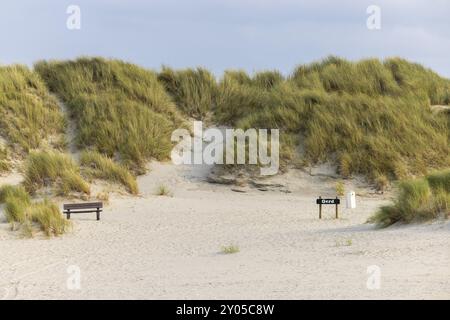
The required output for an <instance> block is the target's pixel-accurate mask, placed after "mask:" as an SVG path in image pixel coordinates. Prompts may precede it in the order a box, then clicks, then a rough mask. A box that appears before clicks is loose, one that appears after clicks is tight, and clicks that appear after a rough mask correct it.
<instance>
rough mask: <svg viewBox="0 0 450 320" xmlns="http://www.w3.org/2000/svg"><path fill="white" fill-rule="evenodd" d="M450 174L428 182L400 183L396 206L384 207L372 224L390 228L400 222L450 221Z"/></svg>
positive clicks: (440, 174) (437, 175)
mask: <svg viewBox="0 0 450 320" xmlns="http://www.w3.org/2000/svg"><path fill="white" fill-rule="evenodd" d="M447 186H450V175H449V171H448V170H446V171H442V172H435V173H432V174H430V175H428V176H426V177H425V178H421V179H414V180H406V181H402V182H401V183H399V186H398V189H399V190H398V195H397V198H396V199H395V200H394V204H393V205H389V206H383V207H381V208H380V210H379V211H378V212H377V213H376V214H375V215H374V216H373V217H372V218H371V219H370V220H369V221H370V222H374V223H376V224H378V225H379V226H380V227H386V226H389V225H391V224H394V223H397V222H404V223H409V222H420V221H425V220H430V219H435V218H438V217H439V216H444V217H448V215H449V212H450V189H447Z"/></svg>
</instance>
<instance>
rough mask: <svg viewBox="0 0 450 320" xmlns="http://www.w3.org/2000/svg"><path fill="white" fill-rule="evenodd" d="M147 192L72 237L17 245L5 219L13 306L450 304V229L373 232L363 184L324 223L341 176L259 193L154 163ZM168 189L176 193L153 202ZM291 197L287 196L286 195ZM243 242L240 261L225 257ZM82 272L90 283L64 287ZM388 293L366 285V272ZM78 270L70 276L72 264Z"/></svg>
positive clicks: (0, 264)
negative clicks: (349, 205)
mask: <svg viewBox="0 0 450 320" xmlns="http://www.w3.org/2000/svg"><path fill="white" fill-rule="evenodd" d="M151 167H152V169H153V170H152V171H151V172H150V173H149V174H148V175H146V176H143V177H141V178H140V179H139V184H140V190H141V192H142V195H141V196H140V197H128V196H123V195H115V196H114V197H112V200H111V201H110V204H109V205H108V206H107V207H106V209H105V212H104V214H103V217H102V220H101V221H100V222H97V221H95V219H94V216H93V215H92V214H86V215H78V216H76V217H74V218H73V222H74V230H73V232H71V233H69V234H67V235H65V236H63V237H60V238H53V239H49V240H47V239H42V238H39V237H37V238H34V239H18V234H17V233H13V232H10V231H9V226H8V225H7V224H6V223H5V222H4V221H2V223H0V240H1V241H0V252H1V259H0V297H3V298H7V299H36V298H37V299H45V298H48V299H73V298H82V299H85V298H86V299H103V298H104V299H134V298H137V299H167V298H171V299H197V298H198V299H240V298H245V299H259V298H261V299H279V298H280V299H303V298H306V299H313V298H314V299H315V298H318V299H322V298H327V299H339V298H356V299H394V298H400V299H411V298H418V299H422V298H425V299H430V298H438V299H449V298H450V281H449V279H450V254H449V245H450V237H449V234H450V224H449V223H448V222H433V223H428V224H423V225H410V226H403V227H399V226H396V227H391V228H388V229H384V230H375V229H374V227H373V226H372V225H370V224H365V221H366V220H367V218H368V217H369V216H370V215H371V214H372V213H373V212H374V211H375V210H376V208H377V207H378V206H379V205H381V204H383V203H386V202H387V201H388V196H386V195H385V196H381V195H374V194H371V193H370V190H368V189H367V188H365V187H364V186H363V185H360V184H359V183H357V182H355V181H348V182H347V188H352V189H355V190H356V191H357V192H358V194H359V195H360V196H358V199H357V201H358V203H357V205H358V207H357V209H354V210H348V209H344V208H342V210H341V219H339V220H335V219H333V214H334V212H333V208H332V207H327V208H325V210H324V219H323V220H321V221H319V220H318V219H317V207H316V205H315V202H314V199H315V198H316V196H317V195H319V194H321V195H323V196H326V195H329V194H333V186H334V183H335V180H334V179H332V178H328V177H326V176H323V175H315V176H311V175H309V174H307V173H305V172H302V171H299V170H294V171H291V172H289V173H288V174H286V175H284V176H279V177H275V178H272V180H271V181H270V182H273V183H276V182H281V183H282V184H283V186H284V187H283V188H281V189H283V190H285V191H284V192H280V190H277V189H276V188H274V189H270V188H269V190H268V191H259V190H257V189H256V188H250V187H241V190H240V191H245V192H234V191H232V190H231V188H232V187H230V186H223V185H214V184H208V183H207V182H205V181H204V180H205V178H206V175H207V174H208V171H209V168H206V167H196V168H194V167H182V166H181V167H177V166H173V165H171V164H161V163H152V164H151ZM161 184H165V185H167V186H168V187H170V188H171V191H172V193H173V196H172V197H164V196H155V195H154V192H155V190H156V188H157V187H158V186H159V185H161ZM286 190H288V191H289V192H290V193H287V192H286ZM229 244H234V245H237V246H238V247H239V249H240V252H238V253H235V254H228V255H227V254H223V253H221V247H222V246H224V245H229ZM72 265H75V266H78V267H79V268H80V272H81V288H80V289H79V290H70V289H68V287H67V279H68V277H69V274H68V267H69V266H72ZM371 265H377V266H379V267H380V270H381V287H380V288H379V289H375V290H369V289H368V288H367V286H366V283H367V279H368V276H369V275H368V274H367V267H368V266H371ZM69 271H70V269H69Z"/></svg>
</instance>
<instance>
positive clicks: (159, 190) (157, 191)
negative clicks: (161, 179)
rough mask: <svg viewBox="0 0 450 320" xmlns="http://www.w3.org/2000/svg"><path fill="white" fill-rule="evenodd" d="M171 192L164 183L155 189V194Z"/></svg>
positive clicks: (162, 194) (169, 193)
mask: <svg viewBox="0 0 450 320" xmlns="http://www.w3.org/2000/svg"><path fill="white" fill-rule="evenodd" d="M171 194H172V193H171V192H170V189H169V188H168V187H167V186H165V185H160V186H159V187H158V189H157V190H156V195H157V196H170V195H171Z"/></svg>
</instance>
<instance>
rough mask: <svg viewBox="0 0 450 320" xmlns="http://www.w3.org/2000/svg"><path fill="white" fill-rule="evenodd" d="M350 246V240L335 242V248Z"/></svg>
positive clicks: (351, 243)
mask: <svg viewBox="0 0 450 320" xmlns="http://www.w3.org/2000/svg"><path fill="white" fill-rule="evenodd" d="M352 245H353V240H352V239H345V240H336V247H351V246H352Z"/></svg>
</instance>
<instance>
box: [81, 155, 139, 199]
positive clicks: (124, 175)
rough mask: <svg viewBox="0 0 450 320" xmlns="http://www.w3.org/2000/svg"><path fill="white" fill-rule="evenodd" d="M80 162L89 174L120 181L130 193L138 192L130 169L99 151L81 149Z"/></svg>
mask: <svg viewBox="0 0 450 320" xmlns="http://www.w3.org/2000/svg"><path fill="white" fill-rule="evenodd" d="M80 163H81V165H82V166H84V167H86V168H87V169H88V170H85V173H87V174H88V175H89V176H92V177H94V178H99V179H105V180H109V181H112V182H118V183H121V184H123V185H124V186H125V187H126V188H127V190H128V192H130V193H132V194H138V193H139V190H138V185H137V182H136V178H135V177H134V176H133V175H132V174H131V173H130V171H129V170H128V169H127V168H126V167H124V166H122V165H119V164H117V163H115V162H114V161H113V160H112V159H110V158H108V157H106V156H104V155H102V154H100V153H99V152H96V151H83V152H82V153H81V157H80Z"/></svg>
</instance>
